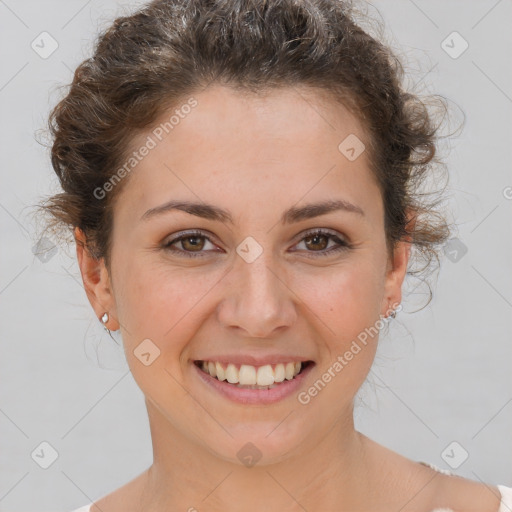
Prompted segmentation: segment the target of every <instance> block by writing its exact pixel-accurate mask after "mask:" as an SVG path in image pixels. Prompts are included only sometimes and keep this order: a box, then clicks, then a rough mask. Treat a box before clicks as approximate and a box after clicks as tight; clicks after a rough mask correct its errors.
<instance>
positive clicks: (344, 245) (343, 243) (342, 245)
mask: <svg viewBox="0 0 512 512" xmlns="http://www.w3.org/2000/svg"><path fill="white" fill-rule="evenodd" d="M313 235H323V236H326V237H328V238H329V240H330V241H332V240H335V242H336V244H337V245H336V246H335V247H331V248H330V249H328V250H322V251H303V252H305V253H309V254H308V256H307V257H310V256H311V257H316V256H315V255H317V256H328V255H331V254H335V253H337V252H339V251H342V250H347V249H351V248H352V245H351V244H350V242H349V241H348V240H346V237H345V236H344V235H343V234H341V233H339V232H338V231H336V230H332V229H329V228H311V229H308V230H306V231H303V232H301V233H299V234H298V235H297V237H296V241H295V242H294V243H293V245H294V246H295V245H297V244H298V243H300V242H302V241H304V239H306V238H308V237H310V236H313ZM187 236H190V237H194V236H195V237H198V238H204V239H206V240H208V241H209V242H210V243H212V244H215V245H218V244H217V243H216V242H214V239H216V237H215V235H213V233H211V232H210V231H208V230H205V229H191V230H185V231H182V232H178V233H177V234H175V235H173V236H172V238H170V239H169V240H167V239H165V240H167V241H165V240H164V242H163V243H162V248H163V249H166V250H168V251H171V252H176V253H181V255H184V257H185V258H187V257H191V258H194V257H206V256H207V254H208V253H210V252H212V250H208V251H197V252H194V251H184V250H182V249H173V248H171V246H172V245H173V244H175V243H177V242H180V240H183V239H184V238H187ZM336 239H337V240H336ZM213 252H218V251H213ZM292 252H297V250H294V251H292Z"/></svg>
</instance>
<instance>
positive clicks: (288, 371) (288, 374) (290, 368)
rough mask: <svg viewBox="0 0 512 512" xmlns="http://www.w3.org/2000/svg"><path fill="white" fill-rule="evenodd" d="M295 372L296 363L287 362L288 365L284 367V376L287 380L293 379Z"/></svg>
mask: <svg viewBox="0 0 512 512" xmlns="http://www.w3.org/2000/svg"><path fill="white" fill-rule="evenodd" d="M294 373H295V364H293V363H286V366H285V367H284V376H285V378H286V380H292V379H293V374H294Z"/></svg>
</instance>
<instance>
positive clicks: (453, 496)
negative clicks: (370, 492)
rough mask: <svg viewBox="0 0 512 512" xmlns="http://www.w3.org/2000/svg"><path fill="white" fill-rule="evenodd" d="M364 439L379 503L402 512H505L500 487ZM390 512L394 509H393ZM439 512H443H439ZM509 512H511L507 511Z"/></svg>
mask: <svg viewBox="0 0 512 512" xmlns="http://www.w3.org/2000/svg"><path fill="white" fill-rule="evenodd" d="M363 437H364V443H365V445H366V446H367V454H368V459H367V461H368V467H369V468H373V469H372V470H370V471H371V479H372V480H373V481H374V482H375V485H376V488H377V489H379V490H380V493H382V494H381V497H380V500H382V502H384V503H389V504H392V505H393V507H394V508H396V509H397V510H401V512H434V511H436V509H441V510H443V509H444V510H448V511H450V512H452V511H457V512H459V511H464V512H502V511H501V510H499V509H500V504H501V493H500V489H499V488H498V487H497V486H493V485H489V484H486V483H482V482H477V481H474V480H470V479H468V478H463V477H460V476H458V475H454V474H452V473H451V472H449V471H447V470H441V469H439V468H437V467H436V466H434V465H432V464H428V463H425V462H422V461H414V460H411V459H408V458H407V457H404V456H402V455H401V454H399V453H397V452H395V451H393V450H390V449H389V448H386V447H384V446H382V445H380V444H378V443H376V442H375V441H372V440H370V439H369V438H366V436H363ZM390 510H391V508H390ZM439 512H440V511H439ZM507 512H508V511H507Z"/></svg>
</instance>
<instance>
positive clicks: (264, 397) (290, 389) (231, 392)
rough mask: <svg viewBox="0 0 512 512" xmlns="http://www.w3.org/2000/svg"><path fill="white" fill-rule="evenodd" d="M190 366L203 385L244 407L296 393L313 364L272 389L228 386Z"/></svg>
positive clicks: (277, 399)
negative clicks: (244, 405)
mask: <svg viewBox="0 0 512 512" xmlns="http://www.w3.org/2000/svg"><path fill="white" fill-rule="evenodd" d="M192 366H193V367H194V369H195V370H196V372H197V373H198V375H199V378H200V379H201V380H202V381H203V382H204V383H206V384H207V385H208V386H211V387H212V388H213V389H215V390H216V391H218V392H219V393H220V394H222V395H224V396H225V397H226V398H229V399H230V400H232V401H233V402H237V403H240V404H246V405H250V404H257V405H266V404H273V403H276V402H279V401H280V400H283V399H285V398H287V397H289V396H290V395H292V394H293V393H294V392H296V391H297V390H298V388H299V387H300V386H301V384H302V381H303V380H304V379H305V378H306V377H307V375H308V374H309V372H310V371H311V369H312V368H313V367H314V366H315V364H314V363H309V365H308V366H307V367H306V368H304V370H303V371H302V372H301V373H299V374H298V375H297V376H295V377H294V378H293V379H292V380H284V381H283V382H281V383H279V384H278V385H277V386H276V387H275V388H272V389H246V388H239V387H237V386H235V385H233V384H229V382H227V381H220V380H218V379H216V378H215V377H212V376H211V375H210V374H209V373H205V372H204V371H203V370H201V369H200V368H199V367H198V366H197V365H196V364H194V363H192Z"/></svg>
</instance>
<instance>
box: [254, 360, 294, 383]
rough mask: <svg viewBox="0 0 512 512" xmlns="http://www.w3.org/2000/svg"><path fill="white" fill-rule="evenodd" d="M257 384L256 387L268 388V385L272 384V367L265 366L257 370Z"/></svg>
mask: <svg viewBox="0 0 512 512" xmlns="http://www.w3.org/2000/svg"><path fill="white" fill-rule="evenodd" d="M299 365H300V363H299ZM257 384H258V386H270V384H274V370H272V366H270V365H269V364H266V365H265V366H260V367H259V368H258V375H257Z"/></svg>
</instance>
